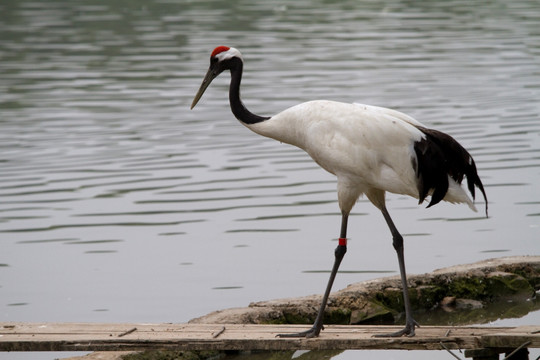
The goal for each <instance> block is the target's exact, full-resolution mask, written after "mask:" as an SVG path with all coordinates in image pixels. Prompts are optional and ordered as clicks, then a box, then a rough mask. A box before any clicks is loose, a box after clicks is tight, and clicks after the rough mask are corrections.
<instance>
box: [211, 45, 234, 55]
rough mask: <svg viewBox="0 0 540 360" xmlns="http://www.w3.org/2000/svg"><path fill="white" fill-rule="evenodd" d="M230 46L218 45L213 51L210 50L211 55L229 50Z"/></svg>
mask: <svg viewBox="0 0 540 360" xmlns="http://www.w3.org/2000/svg"><path fill="white" fill-rule="evenodd" d="M229 49H230V47H228V46H218V47H217V48H215V49H214V51H212V55H211V56H212V57H214V56H216V55H217V54H220V53H222V52H224V51H229Z"/></svg>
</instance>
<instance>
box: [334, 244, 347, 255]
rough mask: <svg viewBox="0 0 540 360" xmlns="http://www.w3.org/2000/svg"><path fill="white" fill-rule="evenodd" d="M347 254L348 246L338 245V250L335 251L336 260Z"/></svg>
mask: <svg viewBox="0 0 540 360" xmlns="http://www.w3.org/2000/svg"><path fill="white" fill-rule="evenodd" d="M346 252H347V245H338V246H337V248H336V250H335V251H334V255H335V256H336V258H342V257H343V256H345V253H346Z"/></svg>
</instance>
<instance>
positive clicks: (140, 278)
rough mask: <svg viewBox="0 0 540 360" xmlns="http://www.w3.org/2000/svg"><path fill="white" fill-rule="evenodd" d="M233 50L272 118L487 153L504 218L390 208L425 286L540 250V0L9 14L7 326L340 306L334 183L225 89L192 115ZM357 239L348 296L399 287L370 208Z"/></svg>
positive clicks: (8, 10) (2, 80) (223, 83)
mask: <svg viewBox="0 0 540 360" xmlns="http://www.w3.org/2000/svg"><path fill="white" fill-rule="evenodd" d="M217 45H229V46H235V47H237V48H239V49H240V50H241V51H242V52H243V54H244V59H245V62H246V64H245V77H244V81H243V89H242V90H243V95H244V98H245V102H246V104H247V105H248V107H249V108H250V109H252V110H253V111H254V112H256V113H259V114H261V115H270V114H274V113H277V112H279V111H280V110H283V109H284V108H286V107H288V106H291V105H294V104H297V103H299V102H303V101H307V100H312V99H331V100H339V101H345V102H362V103H368V104H373V105H380V106H386V107H391V108H395V109H397V110H400V111H403V112H405V113H408V114H410V115H412V116H413V117H415V118H416V119H418V120H419V121H421V122H423V123H424V124H425V125H427V126H430V127H435V128H437V129H439V130H442V131H445V132H448V133H450V134H451V135H453V136H454V137H455V138H457V139H458V140H459V141H460V142H461V143H462V144H463V145H464V146H465V147H467V148H468V149H469V150H470V152H471V153H472V154H473V156H474V157H475V159H476V161H477V165H478V168H479V173H480V176H481V177H482V179H483V181H484V184H485V185H486V191H487V194H488V198H489V200H490V217H489V218H488V219H486V218H484V217H483V216H482V214H481V213H473V212H471V211H470V210H469V209H468V208H467V207H466V206H455V205H451V204H440V205H438V206H436V207H434V208H430V209H425V206H420V207H418V206H417V205H416V201H415V200H414V199H410V198H406V197H403V196H397V195H389V196H388V206H389V209H390V211H391V213H392V214H393V217H394V219H395V220H396V223H397V225H398V227H399V228H400V230H401V231H402V232H403V233H404V234H405V235H406V239H405V241H406V257H407V265H408V270H409V272H410V273H422V272H428V271H431V270H433V269H436V268H440V267H444V266H450V265H455V264H461V263H467V262H474V261H478V260H482V259H487V258H491V257H498V256H506V255H524V254H539V253H540V228H539V226H540V188H539V186H538V181H539V179H540V177H539V175H540V136H539V135H540V102H539V99H540V5H539V4H538V2H537V1H529V0H517V1H483V2H481V3H480V2H478V3H477V2H468V1H457V0H456V1H425V2H424V1H362V2H359V1H339V2H336V1H322V0H319V1H294V2H293V1H278V0H265V1H242V0H238V1H169V0H163V1H160V0H155V1H118V0H113V1H107V2H103V1H97V0H93V1H65V0H58V1H42V2H39V1H27V0H19V1H15V0H14V1H4V2H2V3H1V4H0V246H1V249H2V250H1V252H0V321H96V322H98V321H99V322H121V321H127V322H184V321H187V320H189V319H191V318H194V317H196V316H200V315H203V314H206V313H208V312H210V311H213V310H216V309H221V308H226V307H234V306H245V305H247V304H248V303H249V302H252V301H257V300H265V299H271V298H278V297H289V296H301V295H308V294H313V293H321V292H322V290H323V287H324V285H325V283H326V278H327V273H325V272H324V271H326V270H328V269H329V267H330V266H331V263H332V256H333V255H332V253H333V248H334V246H335V242H334V241H335V238H336V237H337V235H338V234H339V220H340V218H339V215H338V207H337V203H336V195H335V181H334V179H333V177H332V176H331V175H329V174H327V173H325V172H324V171H323V170H321V169H319V168H318V167H317V165H316V164H314V163H313V162H312V161H311V160H310V159H309V158H308V156H307V155H305V154H304V153H303V152H302V151H300V150H298V149H296V148H293V147H290V146H288V145H283V144H280V143H278V142H275V141H273V140H269V139H265V138H262V137H260V136H258V135H256V134H253V133H250V132H249V130H247V129H245V128H244V127H243V126H241V125H240V124H239V123H238V122H237V121H236V120H235V119H234V118H233V116H232V114H230V110H229V107H228V102H227V101H228V100H227V99H228V98H227V94H226V91H227V85H228V77H227V76H222V77H221V78H219V79H217V80H216V81H215V84H213V86H212V87H211V88H210V89H209V90H208V91H207V94H205V97H204V98H203V99H202V101H201V102H200V103H199V105H198V106H197V108H196V109H195V110H193V111H190V110H189V105H190V103H191V100H192V99H193V95H194V94H195V92H196V90H197V88H198V86H199V84H200V81H201V80H202V77H203V75H204V73H205V71H206V68H207V66H208V58H209V54H210V52H211V50H212V49H213V48H214V47H215V46H217ZM480 200H481V199H480ZM479 205H480V206H479V208H482V204H481V203H480V204H479ZM349 235H350V237H351V241H350V246H349V253H348V254H347V257H346V258H345V260H344V262H343V265H342V269H343V271H344V272H343V273H342V274H340V275H339V276H338V279H337V281H336V285H335V288H336V289H339V288H342V287H344V286H346V285H347V284H349V283H352V282H356V281H362V280H367V279H371V278H375V277H379V276H385V275H384V274H381V272H383V273H384V272H391V273H392V272H396V271H397V261H396V259H395V255H394V252H393V249H392V246H391V239H390V234H389V232H388V230H387V228H386V226H385V224H384V221H383V219H382V217H381V216H380V214H379V213H378V211H377V210H376V209H375V208H374V207H373V206H372V205H371V204H369V203H368V202H367V201H366V200H362V201H360V202H359V204H357V206H356V208H355V212H354V215H353V216H352V219H351V221H350V230H349ZM323 270H324V271H323ZM531 322H533V323H538V322H539V315H538V314H531V315H529V316H528V317H526V318H522V319H515V320H505V321H500V322H496V323H497V324H509V323H511V324H524V323H531ZM351 354H352V355H351ZM358 354H364V353H357V352H346V353H345V354H342V355H340V356H339V357H340V358H344V357H351V358H352V357H353V356H357V355H358ZM365 354H367V353H365ZM377 354H379V353H377ZM377 354H373V353H370V355H369V357H370V358H375V357H376V356H379V355H377ZM366 356H367V355H366ZM380 356H384V357H383V358H386V359H388V358H391V357H392V356H394V357H395V358H400V359H401V358H407V357H410V356H411V355H410V354H408V353H401V352H391V355H389V354H385V355H380ZM421 356H430V358H433V354H430V355H427V354H426V355H421V354H418V353H416V354H415V355H414V358H419V357H421ZM440 356H441V358H442V356H448V355H447V354H444V355H442V354H441V355H440Z"/></svg>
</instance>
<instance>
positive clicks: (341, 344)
mask: <svg viewBox="0 0 540 360" xmlns="http://www.w3.org/2000/svg"><path fill="white" fill-rule="evenodd" d="M223 328H225V330H223ZM306 328H307V326H304V325H239V324H230V325H229V324H226V325H222V324H98V323H0V351H119V350H147V349H177V350H299V349H304V350H348V349H399V350H442V349H443V345H441V343H443V344H444V347H446V348H448V349H477V348H483V347H491V346H495V347H504V348H508V347H513V346H516V347H517V346H519V345H521V343H522V341H524V340H527V341H531V345H530V346H529V347H540V333H538V331H539V330H540V326H539V327H517V328H508V327H448V326H423V327H421V328H419V329H417V333H416V336H415V337H412V338H408V337H402V338H375V337H373V335H375V334H382V333H388V332H393V331H396V330H398V329H399V327H397V326H344V325H329V326H327V327H326V328H325V330H324V331H323V332H322V333H321V335H320V336H319V337H318V338H315V339H294V338H292V339H291V338H277V337H276V335H277V334H279V333H290V332H297V331H301V330H305V329H306ZM495 339H497V340H495ZM520 342H521V343H520ZM518 343H519V344H518ZM515 344H517V345H515Z"/></svg>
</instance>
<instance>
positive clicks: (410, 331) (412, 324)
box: [373, 319, 420, 338]
mask: <svg viewBox="0 0 540 360" xmlns="http://www.w3.org/2000/svg"><path fill="white" fill-rule="evenodd" d="M416 327H420V325H418V323H417V322H416V320H414V319H410V320H408V321H407V323H406V324H405V327H404V328H403V329H401V330H399V331H396V332H393V333H385V334H376V335H373V337H380V338H383V337H402V336H408V337H413V336H415V328H416Z"/></svg>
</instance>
